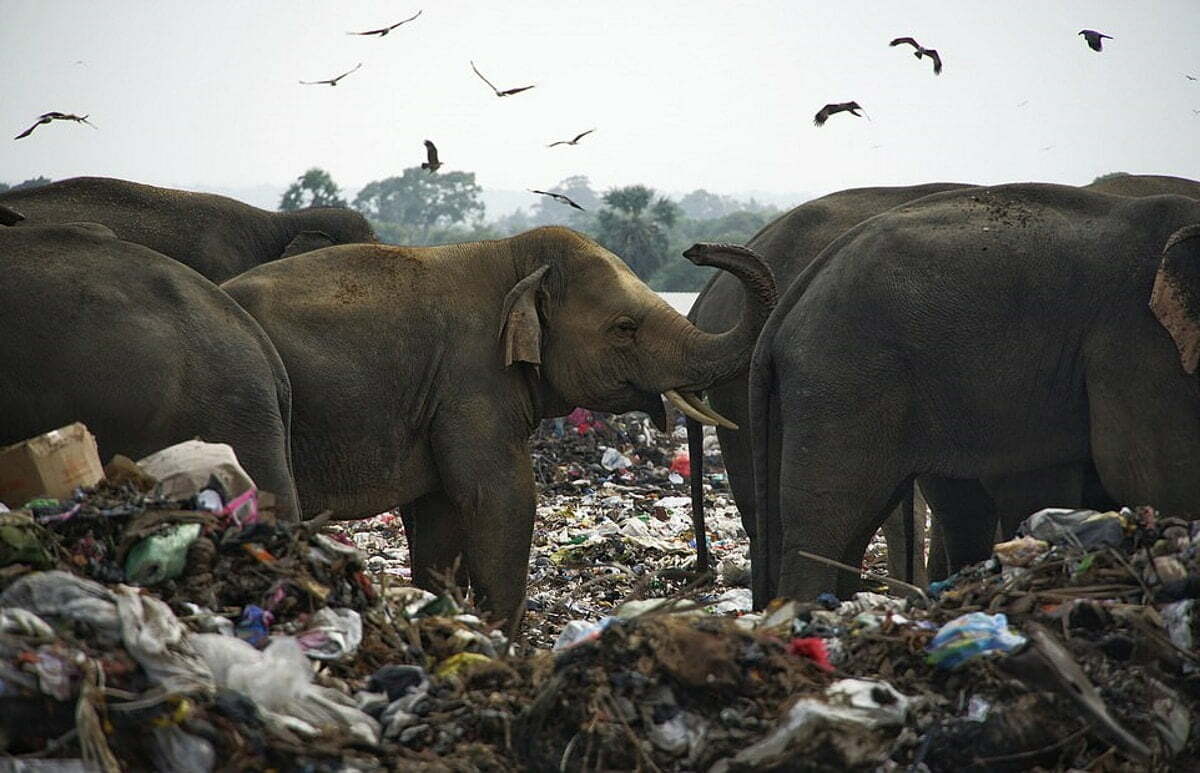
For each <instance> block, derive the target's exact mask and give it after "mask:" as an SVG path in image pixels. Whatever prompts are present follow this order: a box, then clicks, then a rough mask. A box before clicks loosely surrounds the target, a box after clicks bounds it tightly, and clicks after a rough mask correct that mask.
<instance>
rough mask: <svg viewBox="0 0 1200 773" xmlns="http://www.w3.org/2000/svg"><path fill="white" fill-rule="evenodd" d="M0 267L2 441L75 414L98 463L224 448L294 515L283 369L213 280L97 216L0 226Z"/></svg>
mask: <svg viewBox="0 0 1200 773" xmlns="http://www.w3.org/2000/svg"><path fill="white" fill-rule="evenodd" d="M0 275H2V276H3V277H4V282H3V283H0V329H2V330H3V331H4V334H3V335H0V363H2V367H0V446H2V445H6V444H10V443H16V442H19V441H21V440H24V439H26V438H29V437H32V436H35V435H39V434H41V433H44V432H48V431H50V430H52V429H55V428H57V427H61V426H65V425H67V424H70V423H72V422H75V421H81V422H83V423H84V424H86V425H87V427H88V429H89V430H90V431H91V432H92V433H93V434H94V435H95V436H96V439H97V443H98V446H99V450H100V453H101V458H102V459H108V458H110V457H111V456H112V455H113V454H124V455H126V456H129V457H131V458H134V459H138V458H141V457H142V456H146V455H148V454H151V453H153V452H155V451H158V450H160V449H162V448H165V447H167V446H170V445H174V444H176V443H179V442H182V441H185V440H189V439H191V438H194V437H200V438H202V439H204V440H207V441H210V442H220V443H228V444H229V445H230V446H232V447H233V449H234V452H235V453H236V454H237V457H238V460H239V461H240V462H241V463H242V466H243V467H244V468H245V470H246V472H247V473H248V474H249V475H250V477H251V478H252V479H253V480H254V481H255V484H256V485H257V486H258V488H259V489H261V490H263V491H269V492H271V493H272V494H274V495H275V496H276V497H277V502H276V507H277V510H276V512H277V515H278V516H279V517H280V518H282V519H287V520H297V519H298V518H299V512H300V507H299V502H298V500H297V497H296V487H295V482H294V478H293V476H292V469H291V449H290V446H289V442H290V435H289V429H290V421H291V384H290V382H289V380H288V375H287V372H286V371H285V370H284V367H283V361H282V360H281V359H280V358H279V354H278V352H276V350H275V347H274V346H273V345H272V344H271V341H270V339H268V338H267V335H266V333H264V332H263V329H262V327H260V326H259V324H258V323H257V322H255V321H254V319H253V318H252V317H251V316H250V315H249V314H247V313H246V312H245V311H243V310H242V309H241V308H240V307H239V306H238V305H237V304H236V303H234V301H233V299H231V298H229V297H228V296H227V295H225V294H224V293H223V292H221V290H220V289H219V288H217V286H216V285H214V284H212V283H211V282H209V281H208V280H206V279H204V278H203V277H201V276H200V275H199V274H197V273H196V272H194V271H192V270H191V269H189V268H187V267H185V266H182V265H180V264H179V263H177V262H176V261H174V260H171V259H170V258H167V257H166V256H164V255H160V254H159V253H157V252H154V251H153V250H150V249H148V248H146V247H143V246H141V245H138V244H133V243H130V242H126V241H122V240H120V239H118V238H116V236H115V235H114V234H113V232H112V231H111V230H109V229H108V228H107V227H105V226H102V225H97V224H91V223H88V224H62V225H34V226H28V227H16V228H0ZM8 504H10V505H12V504H14V503H12V502H9V503H8ZM15 504H17V505H19V504H21V503H20V502H18V503H15Z"/></svg>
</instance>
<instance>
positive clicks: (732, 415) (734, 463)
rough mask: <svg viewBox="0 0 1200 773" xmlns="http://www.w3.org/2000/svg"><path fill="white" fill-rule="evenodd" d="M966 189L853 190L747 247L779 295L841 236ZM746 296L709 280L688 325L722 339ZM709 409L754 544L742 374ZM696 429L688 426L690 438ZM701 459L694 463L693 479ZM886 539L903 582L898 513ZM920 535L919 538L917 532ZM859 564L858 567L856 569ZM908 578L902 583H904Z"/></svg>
mask: <svg viewBox="0 0 1200 773" xmlns="http://www.w3.org/2000/svg"><path fill="white" fill-rule="evenodd" d="M966 187H969V186H967V185H964V184H962V183H929V184H927V185H907V186H898V187H877V188H852V189H850V190H845V191H839V192H837V193H831V194H829V195H828V196H822V197H821V198H819V199H814V200H812V201H809V202H807V203H805V204H801V205H800V206H798V207H795V208H794V209H792V210H790V211H788V212H787V213H785V214H783V215H781V216H780V217H778V218H776V219H775V220H773V221H771V222H770V223H768V224H767V225H766V226H764V227H763V228H762V230H760V231H759V232H758V233H757V234H755V235H754V236H753V237H752V238H751V239H750V241H748V242H747V243H746V246H747V247H750V248H751V249H753V250H754V251H755V253H757V254H758V256H759V257H761V258H762V259H763V260H764V261H765V262H766V263H767V264H768V265H769V266H771V269H772V270H773V271H774V272H775V283H776V285H777V286H778V287H779V288H780V289H781V290H782V289H783V288H786V287H788V286H789V285H790V284H791V283H792V280H793V279H795V277H796V276H797V275H798V274H799V273H800V272H801V271H803V270H804V269H805V268H806V267H807V266H808V264H809V263H810V262H812V260H813V258H815V257H816V256H817V254H818V253H819V252H820V251H821V250H822V249H824V248H825V246H826V245H828V244H829V243H830V242H832V241H833V240H834V239H836V238H837V237H838V236H841V235H842V234H843V233H845V232H846V231H848V230H849V229H850V228H852V227H853V226H856V225H858V224H859V223H861V222H862V221H863V220H866V219H867V218H869V217H873V216H875V215H877V214H879V213H880V212H884V211H886V210H889V209H891V208H892V207H895V206H897V205H899V204H904V203H906V202H910V201H914V200H916V199H919V198H922V197H923V196H928V195H930V194H934V193H941V192H943V191H949V190H958V189H961V188H966ZM745 299H746V294H745V292H744V291H743V289H742V286H741V283H740V282H737V281H736V280H734V279H733V277H731V276H728V275H726V274H723V273H721V274H717V275H715V276H713V278H712V279H710V280H709V282H708V284H707V285H705V287H704V289H703V290H702V291H701V292H700V294H699V296H697V298H696V300H695V302H694V303H693V304H692V308H691V311H690V312H689V313H688V318H689V319H691V320H692V321H693V322H694V323H695V324H696V326H697V327H699V328H700V329H701V330H707V331H710V332H721V331H724V330H729V329H730V328H732V327H733V326H734V325H735V324H737V321H738V319H740V317H741V314H742V309H743V305H744V303H745ZM707 394H708V400H709V403H710V404H711V405H712V406H713V408H715V409H716V410H717V411H718V412H719V413H721V415H723V416H725V417H726V418H728V419H729V420H730V421H732V422H734V423H735V424H737V425H738V426H739V428H740V429H738V430H729V429H725V428H718V429H717V435H718V437H719V438H720V442H721V456H722V459H723V460H724V463H725V469H726V472H727V473H728V475H729V486H730V488H731V489H732V491H733V496H734V499H735V500H736V502H737V506H738V512H739V513H740V514H741V518H742V525H743V526H744V527H745V529H746V533H747V535H749V537H750V540H751V542H753V541H754V539H755V534H756V532H757V528H756V517H755V513H754V471H753V464H752V458H751V451H752V448H753V446H752V444H751V441H750V432H749V410H750V409H749V400H748V397H747V392H746V373H745V371H743V372H741V373H739V374H738V376H737V377H736V378H734V379H732V380H730V381H728V382H726V383H724V384H719V385H715V386H713V387H711V388H710V389H709V390H708V393H707ZM697 427H698V425H696V424H695V422H693V421H690V420H689V422H688V430H689V433H695V432H696V431H697ZM699 461H700V455H698V454H696V455H694V457H693V462H692V463H693V477H695V475H696V469H697V468H698V464H699ZM916 510H917V513H918V514H919V517H920V521H921V523H920V526H921V529H923V528H924V508H923V507H917V508H916ZM884 531H885V536H886V537H887V539H888V546H889V549H888V560H889V564H890V567H889V568H890V570H891V573H892V574H893V575H894V576H896V577H904V576H905V575H906V572H905V567H904V562H903V561H902V560H901V559H902V557H903V556H905V555H906V554H907V552H908V551H907V550H904V549H902V546H903V545H904V539H903V537H904V526H903V508H901V509H900V510H898V511H897V514H896V517H894V518H890V519H888V520H887V522H886V523H885V524H884ZM917 531H920V529H918V530H917ZM856 563H857V562H856ZM914 569H915V570H916V572H917V576H916V580H917V581H918V582H923V580H924V567H923V566H922V565H920V562H918V565H917V566H915V567H914ZM906 579H907V578H906Z"/></svg>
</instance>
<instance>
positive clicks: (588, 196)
mask: <svg viewBox="0 0 1200 773" xmlns="http://www.w3.org/2000/svg"><path fill="white" fill-rule="evenodd" d="M545 190H547V191H549V192H551V193H561V194H563V195H565V196H567V197H569V198H570V199H571V201H574V202H575V203H576V204H578V205H579V206H581V207H583V209H584V211H583V212H580V211H579V210H578V209H575V208H574V207H571V206H569V205H567V204H563V203H562V202H561V201H555V200H554V199H552V198H550V197H549V196H541V195H538V194H536V193H530V194H529V198H530V200H531V202H532V203H531V204H530V207H529V211H528V212H526V211H525V209H524V208H523V207H522V208H521V209H518V210H517V211H516V212H513V213H511V214H509V215H506V216H505V217H502V218H500V219H499V220H497V221H496V224H495V225H496V228H497V229H498V230H499V231H500V233H502V234H504V235H506V236H508V235H512V234H517V233H521V232H522V231H528V230H529V229H530V228H537V227H538V226H543V225H564V226H566V227H568V228H573V229H575V230H576V231H579V232H580V233H586V234H594V233H596V210H598V209H599V208H600V194H598V193H596V192H595V191H594V190H592V185H591V182H590V181H589V180H588V178H587V176H586V175H581V174H580V175H575V176H573V177H568V178H566V179H565V180H563V181H562V182H560V183H558V184H557V185H555V186H554V187H553V188H546V189H545Z"/></svg>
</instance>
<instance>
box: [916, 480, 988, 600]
mask: <svg viewBox="0 0 1200 773" xmlns="http://www.w3.org/2000/svg"><path fill="white" fill-rule="evenodd" d="M921 489H922V491H923V492H924V494H925V499H926V501H928V502H929V508H930V509H931V510H932V511H933V513H934V518H935V531H938V532H940V535H938V536H940V538H941V542H942V544H943V545H944V555H945V558H946V568H945V573H946V574H947V575H948V574H950V573H953V572H957V571H958V570H959V569H961V568H962V567H964V566H966V565H967V564H973V563H975V562H977V561H984V560H987V558H988V557H990V556H991V554H992V545H993V544H994V539H995V535H996V522H997V517H996V505H995V503H994V502H992V498H991V496H989V495H988V492H987V490H986V489H985V488H984V487H983V484H982V483H980V482H979V481H978V480H974V479H968V480H960V479H954V478H943V477H940V476H935V475H926V476H923V477H922V478H921ZM934 541H935V540H933V539H931V540H930V543H931V544H930V552H931V556H930V564H931V565H934V564H935V563H936V562H935V561H934V557H933V555H932V552H933V550H934V549H935V546H934V544H933V542H934ZM935 569H937V570H938V573H937V574H935V572H934V571H933V570H931V571H930V579H932V580H936V579H939V575H940V574H941V566H940V565H936V566H935Z"/></svg>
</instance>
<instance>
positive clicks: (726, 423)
mask: <svg viewBox="0 0 1200 773" xmlns="http://www.w3.org/2000/svg"><path fill="white" fill-rule="evenodd" d="M680 395H681V396H682V397H683V399H684V400H687V402H688V405H690V406H692V407H693V408H695V409H696V410H697V411H700V412H701V413H703V414H704V415H705V416H707V417H709V418H710V419H712V421H713V424H716V425H717V426H718V427H724V428H725V429H733V430H736V429H737V428H738V425H736V424H734V423H733V422H732V421H730V420H729V419H727V418H725V417H724V416H722V415H721V414H719V413H717V412H716V411H715V410H714V409H713V407H712V406H711V405H709V404H708V403H706V402H704V401H703V400H701V399H700V395H698V394H696V393H695V392H681V393H680Z"/></svg>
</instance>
